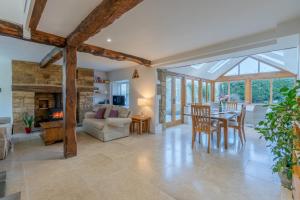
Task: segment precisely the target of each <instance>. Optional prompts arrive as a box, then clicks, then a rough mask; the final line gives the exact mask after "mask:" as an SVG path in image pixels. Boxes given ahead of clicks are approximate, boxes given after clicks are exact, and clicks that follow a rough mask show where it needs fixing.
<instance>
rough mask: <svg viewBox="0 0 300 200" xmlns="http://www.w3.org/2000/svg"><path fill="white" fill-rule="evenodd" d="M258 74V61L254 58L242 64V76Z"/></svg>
mask: <svg viewBox="0 0 300 200" xmlns="http://www.w3.org/2000/svg"><path fill="white" fill-rule="evenodd" d="M255 73H258V61H257V60H255V59H253V58H247V59H246V60H244V61H243V62H241V64H240V74H255Z"/></svg>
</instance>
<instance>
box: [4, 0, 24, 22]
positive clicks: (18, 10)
mask: <svg viewBox="0 0 300 200" xmlns="http://www.w3.org/2000/svg"><path fill="white" fill-rule="evenodd" d="M24 7H25V0H1V1H0V19H2V20H5V21H9V22H12V23H16V24H23V13H24Z"/></svg>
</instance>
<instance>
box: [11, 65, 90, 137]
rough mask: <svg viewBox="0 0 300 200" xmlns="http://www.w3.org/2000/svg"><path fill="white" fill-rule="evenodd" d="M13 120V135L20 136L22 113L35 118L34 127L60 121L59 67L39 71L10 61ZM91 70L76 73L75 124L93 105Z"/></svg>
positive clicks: (60, 89)
mask: <svg viewBox="0 0 300 200" xmlns="http://www.w3.org/2000/svg"><path fill="white" fill-rule="evenodd" d="M12 66H13V74H12V75H13V78H12V80H13V84H12V90H13V119H14V130H15V132H17V133H18V132H23V130H24V125H23V122H22V116H23V114H24V113H25V112H27V113H29V114H30V115H33V116H34V117H35V124H34V125H35V127H39V123H41V122H44V121H55V120H61V119H62V118H63V98H62V86H61V85H62V67H61V66H59V65H51V66H48V67H47V68H40V67H39V64H38V63H32V62H23V61H13V62H12ZM93 86H94V70H91V69H83V68H78V69H77V112H76V113H77V123H78V124H80V123H81V122H82V120H83V117H84V113H85V112H87V111H90V110H91V109H92V105H93V89H94V87H93Z"/></svg>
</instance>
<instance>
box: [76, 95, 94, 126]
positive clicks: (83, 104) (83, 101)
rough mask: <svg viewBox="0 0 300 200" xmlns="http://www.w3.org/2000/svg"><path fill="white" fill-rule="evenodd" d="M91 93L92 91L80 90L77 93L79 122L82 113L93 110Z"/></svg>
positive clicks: (80, 121) (82, 117)
mask: <svg viewBox="0 0 300 200" xmlns="http://www.w3.org/2000/svg"><path fill="white" fill-rule="evenodd" d="M93 95H94V93H93V92H80V93H79V95H78V96H79V97H78V101H77V102H78V107H79V108H80V109H78V110H77V115H78V122H79V124H81V123H82V120H83V119H84V114H85V113H86V112H89V111H92V110H93Z"/></svg>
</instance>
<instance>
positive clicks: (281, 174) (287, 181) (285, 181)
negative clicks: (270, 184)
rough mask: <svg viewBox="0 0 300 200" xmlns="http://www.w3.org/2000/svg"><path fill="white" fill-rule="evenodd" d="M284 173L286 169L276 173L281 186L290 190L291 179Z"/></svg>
mask: <svg viewBox="0 0 300 200" xmlns="http://www.w3.org/2000/svg"><path fill="white" fill-rule="evenodd" d="M286 174H287V172H286V170H284V171H283V172H279V173H278V175H279V178H280V182H281V185H282V186H283V187H285V188H287V189H289V190H291V189H292V180H290V179H288V177H287V175H286Z"/></svg>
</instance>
